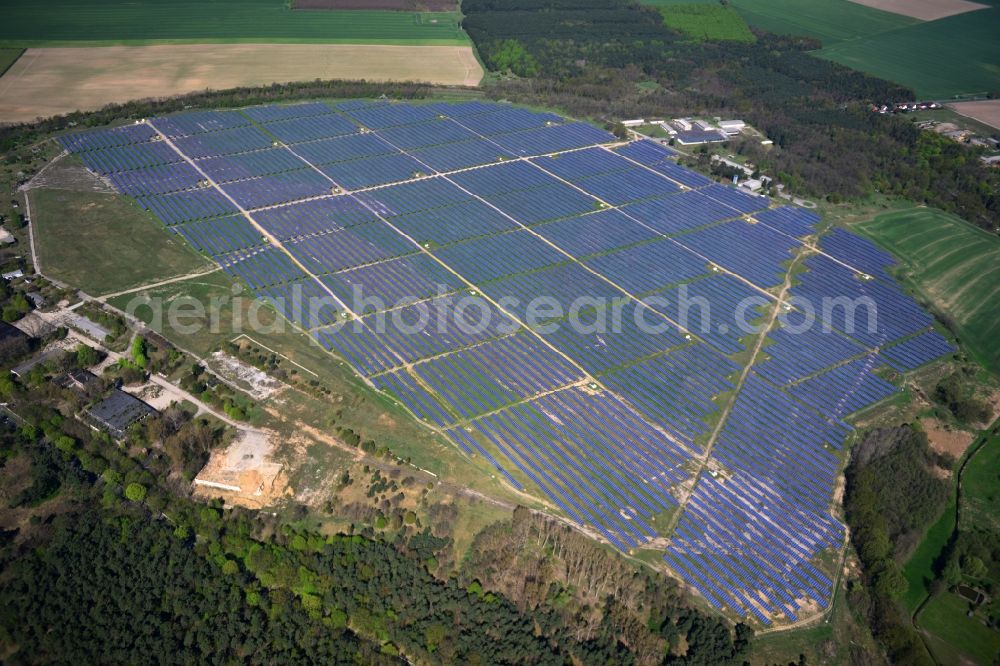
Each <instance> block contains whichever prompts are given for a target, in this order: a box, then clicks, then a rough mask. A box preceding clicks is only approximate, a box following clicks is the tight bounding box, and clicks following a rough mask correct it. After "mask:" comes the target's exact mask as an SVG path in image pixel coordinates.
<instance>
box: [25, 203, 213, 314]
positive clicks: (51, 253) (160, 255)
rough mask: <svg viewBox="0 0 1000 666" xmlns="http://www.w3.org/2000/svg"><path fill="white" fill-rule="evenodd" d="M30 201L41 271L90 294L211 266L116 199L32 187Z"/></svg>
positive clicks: (149, 217)
mask: <svg viewBox="0 0 1000 666" xmlns="http://www.w3.org/2000/svg"><path fill="white" fill-rule="evenodd" d="M30 197H31V215H32V225H33V226H34V233H35V245H36V249H37V251H38V255H39V256H38V260H39V263H40V264H41V266H42V271H43V272H44V273H45V274H46V275H51V276H52V277H54V278H56V279H59V280H62V281H64V282H67V283H69V284H71V285H73V286H76V287H79V288H81V289H83V290H84V291H85V292H87V293H88V294H90V295H92V296H98V295H101V294H106V293H112V292H116V291H120V290H123V289H128V288H131V287H135V286H138V285H141V284H148V283H151V282H155V281H158V280H163V279H166V278H171V277H174V276H177V275H185V274H187V273H192V272H195V271H203V270H206V269H208V268H209V267H211V265H212V264H210V263H209V261H208V260H207V259H205V258H204V257H202V256H201V255H199V254H197V253H196V252H195V251H194V250H192V249H191V248H190V247H188V246H187V244H186V243H184V241H183V240H182V239H181V238H180V237H178V236H174V235H173V234H171V233H170V232H168V231H167V230H166V229H164V228H163V225H161V224H160V223H159V222H158V221H156V220H155V219H154V218H153V216H152V214H151V213H148V212H146V211H143V210H141V209H140V208H139V207H138V206H137V205H136V204H134V203H131V202H129V201H126V200H125V199H122V198H121V197H119V196H116V195H111V194H98V193H94V192H72V191H69V190H55V189H36V190H31V192H30Z"/></svg>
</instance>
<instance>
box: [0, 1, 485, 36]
mask: <svg viewBox="0 0 1000 666" xmlns="http://www.w3.org/2000/svg"><path fill="white" fill-rule="evenodd" d="M0 14H2V15H3V17H4V20H3V21H2V22H0V46H19V47H26V46H74V45H82V44H88V45H98V44H100V45H109V44H151V43H171V42H246V43H254V42H317V43H337V42H344V43H372V44H439V45H454V44H457V45H466V44H469V43H470V42H469V40H468V37H466V35H465V33H463V32H462V30H461V28H460V27H459V15H458V13H457V12H446V13H420V12H389V11H385V12H383V11H292V10H291V9H288V8H287V6H286V4H285V2H284V1H283V0H213V1H212V2H199V1H196V0H177V1H174V0H135V1H132V2H126V1H125V0H107V1H102V0H53V1H52V2H46V3H25V2H17V1H15V0H0Z"/></svg>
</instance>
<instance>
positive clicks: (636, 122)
mask: <svg viewBox="0 0 1000 666" xmlns="http://www.w3.org/2000/svg"><path fill="white" fill-rule="evenodd" d="M645 124H646V121H645V120H643V119H642V118H636V119H634V120H623V121H622V125H624V126H625V127H638V126H639V125H645Z"/></svg>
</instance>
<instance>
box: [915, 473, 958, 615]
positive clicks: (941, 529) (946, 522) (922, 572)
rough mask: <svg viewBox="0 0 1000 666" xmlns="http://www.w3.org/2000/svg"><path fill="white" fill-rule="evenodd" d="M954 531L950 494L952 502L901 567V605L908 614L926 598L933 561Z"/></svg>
mask: <svg viewBox="0 0 1000 666" xmlns="http://www.w3.org/2000/svg"><path fill="white" fill-rule="evenodd" d="M954 529H955V499H954V493H952V500H951V501H950V502H948V505H947V506H946V507H945V508H944V511H943V512H942V513H941V516H940V517H939V518H938V519H937V521H935V523H934V524H933V525H931V526H930V527H929V528H928V529H927V533H926V534H924V539H923V541H921V542H920V545H919V546H917V549H916V550H914V551H913V554H912V555H910V559H909V560H907V561H906V566H904V567H903V576H904V577H905V578H906V582H907V584H908V586H907V588H906V594H905V595H904V596H903V605H904V606H906V610H908V611H909V612H910V613H913V612H914V611H915V610H917V606H919V605H920V603H921V602H922V601H923V600H924V599H925V598H926V597H927V594H928V593H929V590H928V589H927V586H928V583H929V582H930V581H931V580H933V579H934V570H933V565H934V561H935V560H936V559H937V558H938V556H939V555H940V554H941V551H942V550H944V547H945V546H946V545H947V543H948V539H949V538H951V533H952V532H953V531H954Z"/></svg>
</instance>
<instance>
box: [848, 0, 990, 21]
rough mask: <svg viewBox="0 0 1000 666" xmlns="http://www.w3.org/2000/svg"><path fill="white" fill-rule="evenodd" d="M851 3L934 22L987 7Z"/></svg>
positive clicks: (906, 1)
mask: <svg viewBox="0 0 1000 666" xmlns="http://www.w3.org/2000/svg"><path fill="white" fill-rule="evenodd" d="M851 2H853V3H855V4H858V5H864V6H865V7H872V8H874V9H881V10H882V11H884V12H891V13H893V14H899V15H901V16H909V17H910V18H915V19H919V20H921V21H936V20H938V19H942V18H945V17H947V16H955V15H957V14H964V13H966V12H972V11H975V10H977V9H986V8H987V7H989V5H983V4H980V3H978V2H969V0H851Z"/></svg>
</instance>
